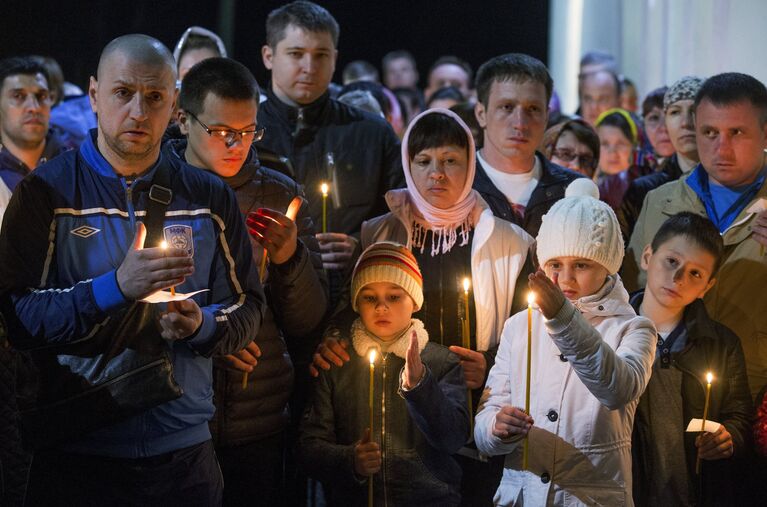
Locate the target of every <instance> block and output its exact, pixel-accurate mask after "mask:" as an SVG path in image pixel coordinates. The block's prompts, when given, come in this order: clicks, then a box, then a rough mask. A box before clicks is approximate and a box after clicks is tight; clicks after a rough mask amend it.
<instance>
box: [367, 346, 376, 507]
mask: <svg viewBox="0 0 767 507" xmlns="http://www.w3.org/2000/svg"><path fill="white" fill-rule="evenodd" d="M368 359H369V360H370V396H369V397H368V409H369V410H370V425H369V428H370V441H371V442H372V441H373V440H374V437H373V383H374V379H375V373H376V349H370V352H368ZM368 506H369V507H373V476H370V477H369V478H368Z"/></svg>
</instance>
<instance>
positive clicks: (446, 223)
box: [402, 108, 477, 256]
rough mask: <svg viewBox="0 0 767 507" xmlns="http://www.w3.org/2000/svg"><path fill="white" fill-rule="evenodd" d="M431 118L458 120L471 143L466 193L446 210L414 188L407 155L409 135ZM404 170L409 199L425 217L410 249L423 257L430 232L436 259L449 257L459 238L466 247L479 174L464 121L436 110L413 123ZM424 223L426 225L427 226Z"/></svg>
mask: <svg viewBox="0 0 767 507" xmlns="http://www.w3.org/2000/svg"><path fill="white" fill-rule="evenodd" d="M429 114H442V115H445V116H448V117H450V118H451V119H453V120H455V121H456V122H457V123H458V124H459V125H460V126H461V128H463V130H464V132H466V138H467V140H468V144H469V147H468V151H469V152H468V167H467V171H466V182H465V183H464V185H463V190H462V191H461V194H460V196H459V198H458V202H456V203H455V204H454V205H453V206H451V207H450V208H447V209H442V208H437V207H436V206H432V205H431V204H429V202H428V201H427V200H426V199H425V198H424V197H423V196H422V195H421V194H420V192H418V189H417V188H416V186H415V182H414V181H413V177H412V175H411V174H410V156H409V153H408V146H407V145H408V140H409V139H410V132H411V131H412V130H413V126H415V125H416V124H417V123H418V122H419V121H420V120H421V119H422V118H423V117H424V116H426V115H429ZM402 168H403V170H404V171H405V181H406V182H407V192H408V198H409V200H410V202H411V204H412V205H413V206H415V208H416V209H417V210H418V212H419V213H420V214H421V215H422V216H423V222H422V221H420V220H419V219H418V218H417V217H416V223H415V225H414V227H413V232H412V235H411V237H410V243H411V248H420V250H421V253H423V249H424V246H425V239H426V231H427V230H429V229H430V230H431V231H432V232H433V240H432V245H431V255H432V256H434V255H437V254H438V253H447V252H449V251H450V249H451V248H453V246H454V245H455V244H456V242H457V241H458V236H460V237H461V242H460V243H459V245H460V246H464V245H466V244H468V242H469V233H470V232H471V229H472V227H474V224H473V223H472V211H473V210H474V207H475V206H476V204H477V192H476V191H475V190H473V189H472V184H473V182H474V173H475V171H476V148H475V147H474V138H473V137H472V135H471V130H470V129H469V127H468V126H467V125H466V124H465V123H464V122H463V120H461V118H460V116H458V115H457V114H455V113H454V112H452V111H450V110H449V109H442V108H435V109H428V110H426V111H424V112H422V113H421V114H419V115H418V116H416V117H415V118H413V121H412V122H410V126H409V127H408V129H407V132H405V136H404V137H403V138H402ZM424 222H425V223H424Z"/></svg>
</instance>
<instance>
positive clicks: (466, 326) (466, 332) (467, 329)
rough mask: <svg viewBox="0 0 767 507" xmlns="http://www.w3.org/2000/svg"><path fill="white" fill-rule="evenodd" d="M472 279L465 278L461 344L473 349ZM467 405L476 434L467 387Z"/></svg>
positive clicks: (471, 431)
mask: <svg viewBox="0 0 767 507" xmlns="http://www.w3.org/2000/svg"><path fill="white" fill-rule="evenodd" d="M470 286H471V280H469V278H464V279H463V315H464V317H463V325H462V326H461V344H462V345H463V348H465V349H471V322H470V320H469V287H470ZM466 400H467V407H468V409H469V431H470V435H473V434H474V402H473V401H472V399H471V389H466Z"/></svg>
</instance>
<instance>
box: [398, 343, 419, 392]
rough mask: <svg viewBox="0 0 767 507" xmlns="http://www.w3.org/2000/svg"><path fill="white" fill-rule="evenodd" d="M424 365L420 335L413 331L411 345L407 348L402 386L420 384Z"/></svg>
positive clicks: (409, 387)
mask: <svg viewBox="0 0 767 507" xmlns="http://www.w3.org/2000/svg"><path fill="white" fill-rule="evenodd" d="M423 373H424V367H423V363H422V362H421V351H420V350H419V347H418V335H417V334H416V333H415V331H413V332H412V333H411V334H410V346H409V347H408V348H407V357H406V358H405V371H404V374H403V375H402V387H404V388H405V389H412V388H414V387H415V386H417V385H418V382H420V381H421V377H423Z"/></svg>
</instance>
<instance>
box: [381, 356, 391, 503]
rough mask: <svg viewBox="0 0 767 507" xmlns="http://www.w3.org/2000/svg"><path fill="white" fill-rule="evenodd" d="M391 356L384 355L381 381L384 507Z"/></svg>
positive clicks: (385, 501) (385, 500)
mask: <svg viewBox="0 0 767 507" xmlns="http://www.w3.org/2000/svg"><path fill="white" fill-rule="evenodd" d="M388 356H389V353H388V352H387V353H385V354H383V361H382V366H383V368H382V370H383V371H382V372H381V373H382V375H383V376H382V379H381V386H382V388H383V389H382V390H381V472H382V477H381V478H382V481H381V482H382V483H383V497H384V506H386V505H388V502H387V499H386V358H387V357H388Z"/></svg>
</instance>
